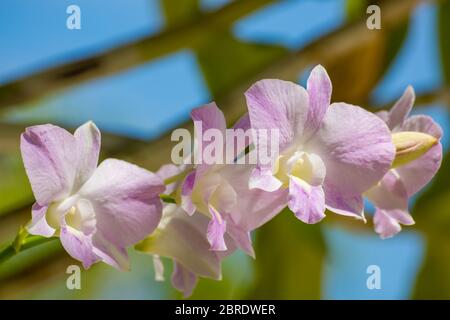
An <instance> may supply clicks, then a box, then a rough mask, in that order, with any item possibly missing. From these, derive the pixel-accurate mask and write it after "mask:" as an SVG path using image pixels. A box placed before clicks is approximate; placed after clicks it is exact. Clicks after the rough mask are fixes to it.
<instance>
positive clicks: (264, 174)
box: [248, 166, 283, 192]
mask: <svg viewBox="0 0 450 320" xmlns="http://www.w3.org/2000/svg"><path fill="white" fill-rule="evenodd" d="M248 184H249V188H250V189H261V190H264V191H267V192H273V191H276V190H278V189H280V188H281V186H282V185H283V183H282V182H281V181H280V180H278V179H277V178H276V177H274V176H273V174H272V168H271V167H266V166H257V167H255V168H253V170H252V172H251V175H250V177H249V180H248Z"/></svg>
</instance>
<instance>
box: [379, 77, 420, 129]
mask: <svg viewBox="0 0 450 320" xmlns="http://www.w3.org/2000/svg"><path fill="white" fill-rule="evenodd" d="M415 99H416V95H415V93H414V89H413V87H411V86H408V87H407V88H406V90H405V92H404V93H403V95H402V96H401V98H400V99H399V100H398V101H397V102H396V103H395V104H394V106H393V107H392V108H391V110H390V111H389V117H388V120H387V122H386V123H387V125H388V127H389V129H391V130H392V129H394V128H395V127H397V126H401V125H402V124H403V122H404V121H405V120H406V118H407V117H408V115H409V113H410V111H411V109H412V107H413V105H414V100H415Z"/></svg>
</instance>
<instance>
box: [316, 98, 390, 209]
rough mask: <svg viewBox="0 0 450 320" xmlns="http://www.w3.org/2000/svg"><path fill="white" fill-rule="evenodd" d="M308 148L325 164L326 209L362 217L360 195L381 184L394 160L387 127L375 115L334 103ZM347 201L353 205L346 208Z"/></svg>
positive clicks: (357, 108) (349, 204)
mask: <svg viewBox="0 0 450 320" xmlns="http://www.w3.org/2000/svg"><path fill="white" fill-rule="evenodd" d="M308 148H310V149H312V150H310V151H313V152H314V153H316V154H318V155H319V156H320V158H321V159H322V161H323V162H324V163H325V167H326V177H325V181H324V191H325V200H326V205H327V207H329V208H330V209H336V210H333V211H335V212H337V213H340V214H348V215H354V216H359V217H361V214H362V197H361V194H362V193H363V192H365V191H366V190H368V189H369V188H370V187H372V186H373V185H374V184H375V183H377V182H378V181H380V180H381V178H382V177H383V176H384V175H385V174H386V172H387V171H388V170H389V169H390V166H391V163H392V161H393V159H394V157H395V147H394V145H393V143H392V139H391V133H390V131H389V129H388V128H387V126H386V124H385V123H384V122H383V121H382V120H381V119H380V118H379V117H377V116H376V115H374V114H372V113H370V112H368V111H366V110H364V109H362V108H360V107H357V106H352V105H348V104H345V103H334V104H332V105H331V106H330V107H329V108H328V111H327V113H326V115H325V117H324V120H323V124H322V127H321V129H320V130H319V131H318V132H317V134H316V135H315V136H314V137H312V139H311V140H310V142H309V144H308ZM346 201H349V202H350V203H348V204H345V202H346ZM360 209H361V211H360ZM355 210H357V211H355Z"/></svg>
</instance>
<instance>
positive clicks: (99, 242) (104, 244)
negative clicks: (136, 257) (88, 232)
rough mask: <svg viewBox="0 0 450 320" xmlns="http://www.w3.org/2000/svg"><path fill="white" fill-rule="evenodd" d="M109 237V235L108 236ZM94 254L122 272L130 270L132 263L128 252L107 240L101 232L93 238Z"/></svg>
mask: <svg viewBox="0 0 450 320" xmlns="http://www.w3.org/2000/svg"><path fill="white" fill-rule="evenodd" d="M108 236H109V235H108ZM92 244H93V252H94V253H95V254H96V255H97V256H98V257H99V258H100V259H101V260H102V261H103V262H104V263H106V264H109V265H110V266H112V267H114V268H116V269H117V270H121V271H129V270H130V261H129V258H128V253H127V250H126V249H125V248H123V247H120V246H118V245H116V244H114V243H113V242H111V241H110V240H109V239H107V238H105V235H104V234H103V233H102V231H101V230H98V231H97V232H96V233H95V234H94V236H93V238H92Z"/></svg>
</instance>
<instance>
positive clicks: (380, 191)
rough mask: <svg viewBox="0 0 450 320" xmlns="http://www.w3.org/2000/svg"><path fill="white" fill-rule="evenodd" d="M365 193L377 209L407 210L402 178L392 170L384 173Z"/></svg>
mask: <svg viewBox="0 0 450 320" xmlns="http://www.w3.org/2000/svg"><path fill="white" fill-rule="evenodd" d="M365 195H366V196H367V198H368V199H369V200H370V201H372V203H373V204H374V205H375V206H376V207H377V208H379V209H383V210H394V209H400V210H404V211H407V210H408V194H407V193H406V189H405V186H404V185H403V182H402V180H401V179H400V177H399V175H398V174H397V173H396V172H395V171H394V170H390V171H389V172H388V173H386V175H385V176H384V177H383V179H382V180H381V181H380V182H379V183H378V184H376V185H375V186H373V187H372V188H371V189H369V190H368V191H367V192H366V193H365Z"/></svg>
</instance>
